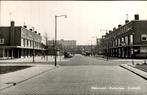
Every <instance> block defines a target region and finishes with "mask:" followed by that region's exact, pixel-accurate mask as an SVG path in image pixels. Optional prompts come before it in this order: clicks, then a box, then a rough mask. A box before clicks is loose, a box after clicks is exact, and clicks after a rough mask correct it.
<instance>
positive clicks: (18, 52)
mask: <svg viewBox="0 0 147 95" xmlns="http://www.w3.org/2000/svg"><path fill="white" fill-rule="evenodd" d="M41 41H42V37H41V35H40V33H37V31H34V30H32V29H30V30H29V29H27V27H26V26H24V27H22V26H15V23H14V21H11V25H10V26H1V27H0V58H21V57H25V56H33V54H34V55H41V54H42V53H43V52H44V51H45V49H44V45H43V44H42V43H41Z"/></svg>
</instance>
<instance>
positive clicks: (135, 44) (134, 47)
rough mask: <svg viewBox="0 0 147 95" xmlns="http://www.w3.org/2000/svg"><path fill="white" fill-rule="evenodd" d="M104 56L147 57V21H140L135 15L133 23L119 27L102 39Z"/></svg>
mask: <svg viewBox="0 0 147 95" xmlns="http://www.w3.org/2000/svg"><path fill="white" fill-rule="evenodd" d="M101 47H102V48H101V49H102V51H103V53H104V54H106V55H109V56H114V57H123V58H132V57H136V58H142V57H147V20H139V15H138V14H136V15H135V19H134V20H132V21H128V20H126V22H125V25H118V28H113V30H112V31H109V33H106V35H104V36H103V37H102V39H101Z"/></svg>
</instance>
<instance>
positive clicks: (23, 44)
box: [21, 38, 24, 46]
mask: <svg viewBox="0 0 147 95" xmlns="http://www.w3.org/2000/svg"><path fill="white" fill-rule="evenodd" d="M21 46H24V44H23V38H21Z"/></svg>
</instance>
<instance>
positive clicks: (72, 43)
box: [48, 39, 76, 52]
mask: <svg viewBox="0 0 147 95" xmlns="http://www.w3.org/2000/svg"><path fill="white" fill-rule="evenodd" d="M48 46H49V49H50V50H49V52H52V50H53V48H54V40H49V41H48ZM57 48H58V50H60V51H63V52H64V51H69V52H74V51H75V49H76V40H63V39H61V40H57Z"/></svg>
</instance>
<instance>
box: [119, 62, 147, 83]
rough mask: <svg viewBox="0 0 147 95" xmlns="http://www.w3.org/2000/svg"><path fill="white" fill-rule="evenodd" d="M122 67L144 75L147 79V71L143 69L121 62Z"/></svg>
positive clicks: (141, 75)
mask: <svg viewBox="0 0 147 95" xmlns="http://www.w3.org/2000/svg"><path fill="white" fill-rule="evenodd" d="M120 67H122V68H124V69H126V70H129V71H131V72H132V73H134V74H136V75H138V76H140V77H142V78H143V79H145V80H147V73H146V72H144V71H142V70H139V69H136V68H134V67H131V66H128V65H127V64H121V65H120Z"/></svg>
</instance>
